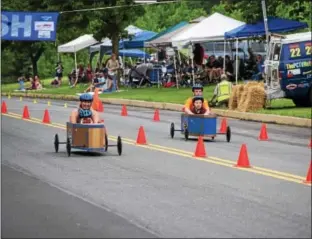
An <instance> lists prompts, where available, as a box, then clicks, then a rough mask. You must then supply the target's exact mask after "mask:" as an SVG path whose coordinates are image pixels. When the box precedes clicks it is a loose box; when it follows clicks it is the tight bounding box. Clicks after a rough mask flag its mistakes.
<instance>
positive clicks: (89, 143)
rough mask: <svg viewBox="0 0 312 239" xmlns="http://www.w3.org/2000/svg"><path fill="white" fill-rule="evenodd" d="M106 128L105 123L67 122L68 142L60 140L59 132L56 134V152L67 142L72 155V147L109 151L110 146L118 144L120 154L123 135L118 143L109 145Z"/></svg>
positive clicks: (68, 150)
mask: <svg viewBox="0 0 312 239" xmlns="http://www.w3.org/2000/svg"><path fill="white" fill-rule="evenodd" d="M104 129H105V126H104V124H73V123H70V122H67V124H66V131H67V140H66V142H60V141H59V137H58V134H56V135H55V137H54V147H55V152H56V153H57V152H58V150H59V145H60V144H66V150H67V154H68V156H70V155H71V150H72V149H78V150H83V151H86V152H98V153H103V152H107V149H108V147H111V146H117V152H118V155H121V153H122V142H121V137H120V136H118V137H117V145H108V137H107V134H106V133H105V130H104Z"/></svg>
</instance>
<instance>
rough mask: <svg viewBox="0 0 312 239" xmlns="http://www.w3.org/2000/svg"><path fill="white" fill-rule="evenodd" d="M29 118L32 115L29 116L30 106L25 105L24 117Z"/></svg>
mask: <svg viewBox="0 0 312 239" xmlns="http://www.w3.org/2000/svg"><path fill="white" fill-rule="evenodd" d="M29 118H30V116H29V111H28V106H27V105H25V106H24V110H23V119H29Z"/></svg>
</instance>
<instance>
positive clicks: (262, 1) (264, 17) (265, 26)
mask: <svg viewBox="0 0 312 239" xmlns="http://www.w3.org/2000/svg"><path fill="white" fill-rule="evenodd" d="M261 3H262V13H263V21H264V29H265V35H266V42H267V44H268V43H269V34H270V33H269V27H268V17H267V12H266V6H265V0H261Z"/></svg>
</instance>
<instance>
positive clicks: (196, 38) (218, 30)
mask: <svg viewBox="0 0 312 239" xmlns="http://www.w3.org/2000/svg"><path fill="white" fill-rule="evenodd" d="M244 24H245V22H241V21H238V20H235V19H233V18H230V17H227V16H224V15H222V14H220V13H214V14H212V15H211V16H209V17H207V18H206V19H204V20H202V21H201V22H199V23H198V24H196V25H194V26H193V27H191V28H189V29H188V30H187V31H184V32H182V33H180V34H179V35H177V36H176V37H174V38H173V39H172V41H173V43H175V42H183V41H184V42H186V43H195V42H207V41H223V40H224V34H225V32H227V31H230V30H233V29H234V28H237V27H239V26H242V25H244Z"/></svg>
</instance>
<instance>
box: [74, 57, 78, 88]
mask: <svg viewBox="0 0 312 239" xmlns="http://www.w3.org/2000/svg"><path fill="white" fill-rule="evenodd" d="M75 70H76V81H78V69H77V53H76V52H75ZM76 81H75V83H76Z"/></svg>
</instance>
